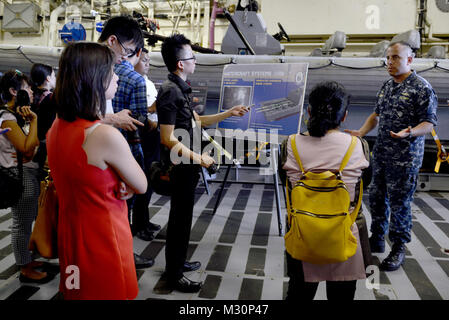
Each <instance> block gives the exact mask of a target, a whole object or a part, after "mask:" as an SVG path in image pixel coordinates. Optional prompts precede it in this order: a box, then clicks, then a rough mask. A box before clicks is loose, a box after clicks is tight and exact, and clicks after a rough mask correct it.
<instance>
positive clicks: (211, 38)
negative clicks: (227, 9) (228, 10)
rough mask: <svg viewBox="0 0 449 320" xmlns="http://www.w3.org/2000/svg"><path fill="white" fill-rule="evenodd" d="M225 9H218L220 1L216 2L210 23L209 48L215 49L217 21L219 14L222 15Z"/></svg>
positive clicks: (216, 0)
mask: <svg viewBox="0 0 449 320" xmlns="http://www.w3.org/2000/svg"><path fill="white" fill-rule="evenodd" d="M222 13H223V8H218V0H214V6H213V8H212V15H211V18H210V23H209V48H210V49H215V20H217V14H222Z"/></svg>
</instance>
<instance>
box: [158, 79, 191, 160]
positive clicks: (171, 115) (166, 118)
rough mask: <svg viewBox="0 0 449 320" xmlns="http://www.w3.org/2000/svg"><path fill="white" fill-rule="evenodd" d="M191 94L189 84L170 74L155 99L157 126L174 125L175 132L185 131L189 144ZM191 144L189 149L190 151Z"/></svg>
mask: <svg viewBox="0 0 449 320" xmlns="http://www.w3.org/2000/svg"><path fill="white" fill-rule="evenodd" d="M191 94H192V88H191V87H190V86H189V84H188V83H187V82H185V81H184V80H183V79H181V78H180V77H179V76H177V75H176V74H174V73H170V74H169V75H168V80H166V81H165V82H164V83H163V84H162V86H161V87H160V88H159V92H158V94H157V99H156V109H157V116H158V123H159V125H161V124H167V125H174V126H175V130H176V129H185V130H187V131H188V132H189V135H190V142H191V143H192V141H193V128H192V117H193V109H192V108H191V106H190V104H191ZM181 142H182V141H181ZM191 143H190V149H192V148H191V147H192V145H191ZM162 149H165V148H162ZM161 156H162V155H161Z"/></svg>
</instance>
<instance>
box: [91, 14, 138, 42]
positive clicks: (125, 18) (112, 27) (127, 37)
mask: <svg viewBox="0 0 449 320" xmlns="http://www.w3.org/2000/svg"><path fill="white" fill-rule="evenodd" d="M112 35H114V36H116V37H117V38H118V39H119V41H121V42H122V43H124V42H128V41H132V42H133V43H134V44H135V45H136V47H137V48H139V49H140V48H143V46H144V41H143V35H142V30H141V29H140V27H139V23H138V22H137V21H136V20H134V19H133V17H131V16H129V15H121V16H116V17H112V18H110V19H109V20H108V21H106V23H105V24H104V27H103V31H102V32H101V35H100V38H99V39H98V41H99V42H104V41H106V40H107V39H108V38H109V37H110V36H112ZM137 50H138V49H137Z"/></svg>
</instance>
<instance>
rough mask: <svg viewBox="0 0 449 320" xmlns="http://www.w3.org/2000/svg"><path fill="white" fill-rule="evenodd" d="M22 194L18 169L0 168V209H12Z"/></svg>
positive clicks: (20, 175)
mask: <svg viewBox="0 0 449 320" xmlns="http://www.w3.org/2000/svg"><path fill="white" fill-rule="evenodd" d="M22 193H23V183H22V174H21V171H20V169H19V170H16V168H15V167H13V168H4V167H0V209H6V208H10V207H13V206H15V205H16V204H17V202H19V200H20V198H21V197H22Z"/></svg>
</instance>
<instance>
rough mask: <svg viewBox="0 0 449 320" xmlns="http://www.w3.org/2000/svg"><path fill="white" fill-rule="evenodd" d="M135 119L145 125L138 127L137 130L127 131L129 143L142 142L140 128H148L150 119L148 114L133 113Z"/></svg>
mask: <svg viewBox="0 0 449 320" xmlns="http://www.w3.org/2000/svg"><path fill="white" fill-rule="evenodd" d="M131 116H132V117H133V118H134V119H136V120H138V121H140V122H142V123H143V124H144V125H145V126H144V127H143V128H140V127H138V128H137V130H135V131H127V132H126V138H127V140H128V143H130V144H139V143H141V142H142V138H141V136H140V130H148V120H147V116H146V115H143V114H138V115H136V114H133V115H131Z"/></svg>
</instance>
